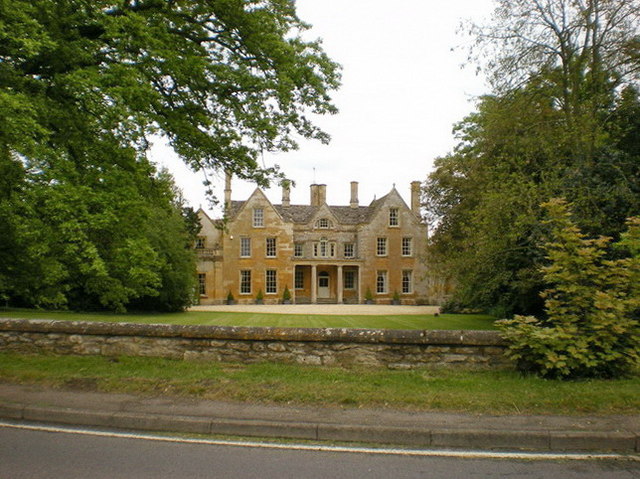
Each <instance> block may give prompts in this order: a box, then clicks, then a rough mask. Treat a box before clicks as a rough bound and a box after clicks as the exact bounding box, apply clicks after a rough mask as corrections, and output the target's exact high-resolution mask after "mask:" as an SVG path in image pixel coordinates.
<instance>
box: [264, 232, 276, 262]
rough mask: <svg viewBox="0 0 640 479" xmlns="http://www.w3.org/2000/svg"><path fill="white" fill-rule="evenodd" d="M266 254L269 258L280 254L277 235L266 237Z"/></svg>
mask: <svg viewBox="0 0 640 479" xmlns="http://www.w3.org/2000/svg"><path fill="white" fill-rule="evenodd" d="M264 255H265V257H267V258H275V257H277V256H278V242H277V239H276V237H275V236H272V237H269V238H266V239H265V242H264Z"/></svg>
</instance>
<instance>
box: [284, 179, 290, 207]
mask: <svg viewBox="0 0 640 479" xmlns="http://www.w3.org/2000/svg"><path fill="white" fill-rule="evenodd" d="M282 206H291V184H290V183H289V182H288V181H286V180H285V181H283V182H282Z"/></svg>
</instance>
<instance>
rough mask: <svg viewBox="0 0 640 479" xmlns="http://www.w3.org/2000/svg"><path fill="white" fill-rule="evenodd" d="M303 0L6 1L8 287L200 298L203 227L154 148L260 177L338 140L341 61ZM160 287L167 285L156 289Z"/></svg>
mask: <svg viewBox="0 0 640 479" xmlns="http://www.w3.org/2000/svg"><path fill="white" fill-rule="evenodd" d="M307 28H308V25H306V24H305V23H304V22H302V21H301V20H300V19H299V18H298V17H297V16H296V13H295V8H294V3H293V2H292V1H289V0H267V1H262V0H261V1H250V0H197V1H184V0H111V1H110V0H96V1H86V0H28V1H27V0H16V1H7V0H0V173H1V174H0V186H1V187H2V190H1V191H0V231H2V233H3V234H2V235H0V260H2V262H0V294H2V295H3V296H4V297H5V298H8V299H11V300H12V301H19V302H21V303H23V304H30V305H50V306H51V305H52V306H64V305H67V306H72V307H107V308H111V309H123V308H125V307H127V306H139V307H162V308H165V309H176V308H179V307H181V306H184V305H185V304H188V302H189V301H190V297H191V289H192V286H193V284H192V282H193V273H194V271H193V264H194V263H193V257H192V256H191V257H190V256H189V254H188V246H189V244H190V242H191V240H192V237H193V234H194V231H196V230H197V226H196V225H194V224H193V221H192V219H193V214H192V213H189V212H188V210H185V208H184V205H183V204H182V202H181V201H180V199H179V195H178V194H177V193H176V191H175V190H174V188H173V187H172V186H171V185H170V183H171V182H170V180H169V179H168V178H167V177H166V175H164V174H158V173H157V172H155V170H154V169H153V167H152V166H151V164H150V162H149V160H148V158H147V156H146V153H147V149H148V147H149V141H150V139H151V138H152V137H153V135H164V136H165V137H166V138H167V139H168V141H169V144H170V145H171V146H172V147H173V148H174V150H175V151H176V152H177V153H178V154H179V155H180V156H181V158H182V159H183V160H184V161H185V162H186V163H187V164H188V165H190V166H191V167H192V168H193V169H196V170H205V171H207V170H225V171H231V172H233V173H234V174H235V175H237V176H239V177H242V178H247V179H252V180H254V181H256V182H258V183H259V184H262V185H264V184H266V183H268V182H269V181H270V180H273V179H277V178H279V177H281V176H282V174H281V173H280V172H279V171H278V168H277V166H273V167H269V166H265V165H262V164H261V163H260V162H259V161H258V158H259V155H260V152H261V151H264V150H281V151H286V150H288V149H292V148H295V147H296V146H297V145H296V138H297V137H307V138H314V139H318V140H320V141H327V140H328V136H327V135H326V134H325V133H324V132H323V131H321V130H320V129H319V128H317V127H316V126H315V125H314V124H313V122H312V121H311V118H312V116H313V115H314V114H326V113H334V112H335V111H336V109H335V107H334V106H333V105H332V103H331V99H330V92H331V90H333V89H334V88H337V86H338V85H339V69H338V66H337V65H336V64H335V63H334V62H332V61H331V60H330V59H329V58H328V57H327V56H326V55H325V54H324V52H323V51H322V49H321V46H320V43H319V41H309V40H306V39H305V38H303V37H304V32H305V30H306V29H307ZM149 298H155V300H150V299H149Z"/></svg>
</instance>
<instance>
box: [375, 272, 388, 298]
mask: <svg viewBox="0 0 640 479" xmlns="http://www.w3.org/2000/svg"><path fill="white" fill-rule="evenodd" d="M386 292H387V272H386V271H378V275H377V277H376V293H378V294H384V293H386Z"/></svg>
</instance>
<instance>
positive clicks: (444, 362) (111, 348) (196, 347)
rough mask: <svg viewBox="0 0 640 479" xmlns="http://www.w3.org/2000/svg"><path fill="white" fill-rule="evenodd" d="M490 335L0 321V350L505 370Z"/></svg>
mask: <svg viewBox="0 0 640 479" xmlns="http://www.w3.org/2000/svg"><path fill="white" fill-rule="evenodd" d="M504 350H505V344H504V342H503V341H502V339H501V338H500V336H499V334H498V333H497V332H496V331H416V330H372V329H339V328H322V329H321V328H254V327H221V326H220V327H218V326H180V325H166V324H162V325H148V324H129V323H97V322H88V321H87V322H85V321H54V320H17V319H4V318H0V351H5V352H18V353H26V354H32V353H51V354H61V355H64V354H75V355H102V356H149V357H162V358H173V359H186V360H207V361H223V362H241V363H252V362H261V361H275V362H284V363H299V364H313V365H330V366H343V367H350V366H356V365H358V366H371V367H383V368H389V369H414V368H419V367H462V368H483V369H485V368H501V369H503V368H510V367H512V364H511V363H510V361H509V360H508V359H507V358H506V357H505V356H504Z"/></svg>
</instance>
